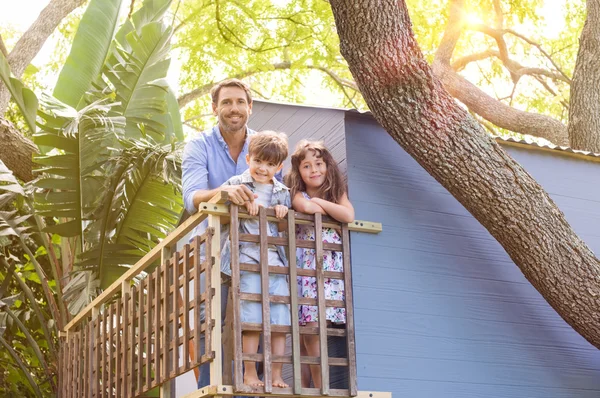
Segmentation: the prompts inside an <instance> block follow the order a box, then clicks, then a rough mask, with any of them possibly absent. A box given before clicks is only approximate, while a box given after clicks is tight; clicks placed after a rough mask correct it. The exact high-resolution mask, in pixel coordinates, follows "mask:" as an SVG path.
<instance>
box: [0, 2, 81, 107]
mask: <svg viewBox="0 0 600 398" xmlns="http://www.w3.org/2000/svg"><path fill="white" fill-rule="evenodd" d="M84 2H85V0H52V1H51V2H50V4H48V5H47V6H46V7H45V8H44V9H43V10H42V12H41V13H40V15H39V16H38V18H37V19H36V20H35V22H33V23H32V24H31V26H30V27H29V29H27V32H25V33H24V34H23V36H21V38H20V39H19V41H17V44H15V47H14V48H13V49H12V51H11V52H10V54H9V55H8V64H9V65H10V69H11V71H12V73H13V75H14V76H15V77H16V78H17V79H20V78H21V76H22V75H23V72H24V71H25V68H26V67H27V65H29V64H30V63H31V61H32V60H33V58H35V56H36V55H37V53H38V52H39V51H40V49H41V48H42V46H43V45H44V43H45V42H46V40H47V39H48V37H49V36H50V35H51V34H52V32H54V30H55V29H56V27H57V26H58V24H59V23H60V22H61V21H62V20H63V19H64V18H65V17H66V16H67V15H69V14H70V13H71V12H72V11H73V10H74V9H75V8H77V7H79V6H80V5H82V4H83V3H84ZM9 100H10V94H9V92H8V90H7V89H6V87H4V85H3V84H2V83H0V115H4V112H5V111H6V106H7V105H8V101H9Z"/></svg>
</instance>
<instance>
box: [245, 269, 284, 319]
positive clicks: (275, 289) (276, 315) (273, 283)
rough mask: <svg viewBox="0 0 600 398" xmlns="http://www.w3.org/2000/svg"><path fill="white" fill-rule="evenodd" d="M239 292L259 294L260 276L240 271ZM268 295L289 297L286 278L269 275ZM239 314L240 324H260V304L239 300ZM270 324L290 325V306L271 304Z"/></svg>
mask: <svg viewBox="0 0 600 398" xmlns="http://www.w3.org/2000/svg"><path fill="white" fill-rule="evenodd" d="M240 262H241V261H240ZM240 290H241V291H242V292H243V293H260V292H261V288H260V274H258V273H255V272H249V271H241V272H240ZM269 294H271V295H274V296H289V295H290V289H289V285H288V281H287V276H285V275H279V274H275V275H269ZM240 314H241V315H240V317H241V320H242V322H249V323H262V303H259V302H256V301H247V300H241V301H240ZM271 324H273V325H286V326H289V325H291V319H290V306H289V305H288V304H281V303H271Z"/></svg>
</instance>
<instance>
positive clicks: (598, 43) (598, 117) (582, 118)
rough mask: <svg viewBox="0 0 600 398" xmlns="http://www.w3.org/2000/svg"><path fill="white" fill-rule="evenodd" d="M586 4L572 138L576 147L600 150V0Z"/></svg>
mask: <svg viewBox="0 0 600 398" xmlns="http://www.w3.org/2000/svg"><path fill="white" fill-rule="evenodd" d="M586 8H587V18H586V20H585V24H584V25H583V30H582V31H581V36H580V38H579V52H578V53H577V61H576V63H575V71H574V73H573V84H572V85H571V102H570V105H571V106H570V108H569V140H570V141H571V146H572V147H573V148H575V149H582V150H586V151H592V152H596V153H600V0H587V2H586Z"/></svg>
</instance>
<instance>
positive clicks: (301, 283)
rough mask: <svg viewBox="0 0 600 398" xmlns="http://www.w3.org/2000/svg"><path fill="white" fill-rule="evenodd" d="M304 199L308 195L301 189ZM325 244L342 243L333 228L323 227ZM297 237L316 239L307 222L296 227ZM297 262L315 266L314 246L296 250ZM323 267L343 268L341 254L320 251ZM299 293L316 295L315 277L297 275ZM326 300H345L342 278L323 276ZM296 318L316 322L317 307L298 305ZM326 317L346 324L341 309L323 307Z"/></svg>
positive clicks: (305, 321) (301, 320)
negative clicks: (297, 316)
mask: <svg viewBox="0 0 600 398" xmlns="http://www.w3.org/2000/svg"><path fill="white" fill-rule="evenodd" d="M302 195H303V196H304V197H305V198H306V199H310V196H308V194H307V193H306V192H302ZM322 232H323V233H322V235H323V242H324V243H342V239H341V237H340V235H339V233H338V232H337V231H336V230H335V229H333V228H323V231H322ZM296 234H297V238H298V239H303V240H315V228H314V227H313V226H310V225H298V226H297V229H296ZM296 257H297V264H298V267H299V268H304V269H312V270H314V269H316V262H315V249H297V250H296ZM323 270H324V271H338V272H341V271H343V270H344V266H343V260H342V253H341V252H334V251H330V250H324V251H323ZM298 295H299V296H300V297H309V298H317V280H316V278H314V277H311V276H299V277H298ZM325 300H344V281H343V280H341V279H331V278H325ZM298 311H299V314H298V315H299V320H300V324H301V325H305V324H306V323H308V322H317V321H318V320H319V312H318V310H317V306H314V305H300V306H299V307H298ZM325 314H326V318H327V320H328V321H331V322H334V323H346V310H345V309H344V308H333V307H328V308H327V309H326V312H325Z"/></svg>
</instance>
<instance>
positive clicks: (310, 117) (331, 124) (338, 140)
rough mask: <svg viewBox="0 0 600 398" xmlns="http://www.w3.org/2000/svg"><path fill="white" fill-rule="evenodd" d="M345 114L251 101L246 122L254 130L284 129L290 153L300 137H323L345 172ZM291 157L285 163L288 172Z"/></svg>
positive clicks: (334, 110)
mask: <svg viewBox="0 0 600 398" xmlns="http://www.w3.org/2000/svg"><path fill="white" fill-rule="evenodd" d="M344 114H345V111H343V110H338V109H322V108H315V107H309V106H294V105H285V104H275V103H271V102H263V101H254V105H253V113H252V115H251V116H250V120H249V122H248V125H249V126H250V127H251V128H252V129H254V130H258V131H260V130H275V131H279V132H284V133H286V134H287V136H288V139H289V147H290V155H291V154H292V153H293V152H294V149H295V148H296V144H297V143H298V141H300V140H302V139H308V140H318V141H324V142H325V144H326V145H327V148H329V150H330V151H331V153H332V155H333V156H334V158H335V159H336V160H337V161H338V163H339V165H340V169H341V170H342V172H344V173H345V172H346V145H345V141H344ZM289 166H290V160H289V158H288V160H287V161H286V162H285V163H284V171H286V172H287V170H288V169H289Z"/></svg>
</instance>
